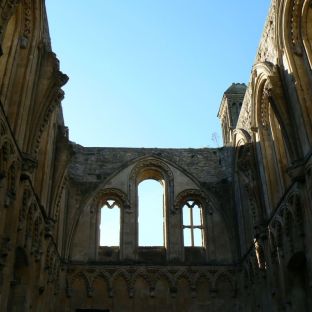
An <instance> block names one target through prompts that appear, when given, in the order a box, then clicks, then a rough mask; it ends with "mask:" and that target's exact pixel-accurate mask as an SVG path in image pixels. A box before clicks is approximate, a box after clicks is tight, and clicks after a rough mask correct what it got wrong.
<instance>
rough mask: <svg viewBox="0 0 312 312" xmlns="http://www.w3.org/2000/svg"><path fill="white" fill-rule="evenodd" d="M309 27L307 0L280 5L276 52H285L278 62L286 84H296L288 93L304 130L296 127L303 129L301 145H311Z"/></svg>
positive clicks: (311, 110)
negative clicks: (281, 64) (298, 110)
mask: <svg viewBox="0 0 312 312" xmlns="http://www.w3.org/2000/svg"><path fill="white" fill-rule="evenodd" d="M311 23H312V14H311V5H310V1H309V0H302V1H294V0H284V1H283V2H282V4H281V5H279V10H278V23H277V25H278V27H277V38H278V39H279V40H278V48H279V50H280V51H283V52H284V55H283V54H282V55H281V59H282V58H283V61H284V67H285V73H284V74H285V78H286V80H288V81H289V82H291V81H296V83H295V84H293V87H291V88H292V89H291V90H290V92H289V93H290V98H292V101H293V102H294V103H293V104H294V105H296V106H299V107H300V108H301V111H302V118H303V119H302V123H303V124H304V126H303V127H302V126H301V125H299V124H298V126H299V127H300V128H301V129H302V133H301V135H300V136H301V139H302V141H303V142H309V143H310V144H311V139H310V138H311V137H312V136H311V133H312V127H311V124H312V119H311V116H312V108H311V105H310V100H309V99H311V97H312V91H311V83H312V74H311V56H312V55H311V30H310V29H311ZM291 93H292V94H291ZM298 102H299V103H298ZM298 104H299V105H298ZM300 122H301V121H300ZM309 143H308V144H309ZM303 144H304V143H303Z"/></svg>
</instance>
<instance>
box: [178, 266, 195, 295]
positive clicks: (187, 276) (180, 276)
mask: <svg viewBox="0 0 312 312" xmlns="http://www.w3.org/2000/svg"><path fill="white" fill-rule="evenodd" d="M181 279H184V280H186V281H187V283H188V289H189V290H190V289H191V288H192V286H193V285H194V281H193V279H192V277H191V275H190V274H189V272H188V271H187V270H181V271H179V272H177V273H176V274H175V276H174V283H175V286H176V287H177V285H178V282H179V280H181Z"/></svg>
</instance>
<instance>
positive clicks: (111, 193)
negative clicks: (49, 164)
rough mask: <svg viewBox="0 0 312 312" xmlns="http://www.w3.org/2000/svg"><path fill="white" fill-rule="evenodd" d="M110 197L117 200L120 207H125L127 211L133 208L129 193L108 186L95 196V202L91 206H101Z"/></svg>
mask: <svg viewBox="0 0 312 312" xmlns="http://www.w3.org/2000/svg"><path fill="white" fill-rule="evenodd" d="M110 199H112V200H114V201H116V203H117V205H118V206H119V207H120V208H123V209H125V210H127V211H130V210H131V207H130V203H129V200H128V196H127V194H126V193H124V192H123V191H121V190H119V189H116V188H107V189H102V190H100V191H99V192H98V193H97V194H96V196H95V197H94V199H93V204H92V205H91V206H92V207H97V208H99V207H101V206H103V205H104V204H105V203H106V202H107V201H108V200H110ZM108 204H109V203H108ZM115 205H116V204H115ZM108 207H109V208H113V207H110V205H108Z"/></svg>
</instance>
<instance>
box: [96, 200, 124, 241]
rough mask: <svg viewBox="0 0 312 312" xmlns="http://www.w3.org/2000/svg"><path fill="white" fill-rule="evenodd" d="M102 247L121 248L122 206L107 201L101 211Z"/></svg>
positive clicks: (112, 201) (114, 201)
mask: <svg viewBox="0 0 312 312" xmlns="http://www.w3.org/2000/svg"><path fill="white" fill-rule="evenodd" d="M99 230H100V246H109V247H115V246H118V247H119V246H120V206H119V204H118V203H117V202H116V200H114V199H107V200H105V202H104V203H103V206H102V207H101V209H100V225H99Z"/></svg>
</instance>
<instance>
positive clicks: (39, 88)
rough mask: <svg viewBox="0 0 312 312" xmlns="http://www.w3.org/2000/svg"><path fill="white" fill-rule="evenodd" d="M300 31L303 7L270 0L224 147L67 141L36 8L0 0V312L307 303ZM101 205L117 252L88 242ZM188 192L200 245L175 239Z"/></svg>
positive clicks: (306, 90) (307, 194)
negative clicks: (117, 219) (142, 213)
mask: <svg viewBox="0 0 312 312" xmlns="http://www.w3.org/2000/svg"><path fill="white" fill-rule="evenodd" d="M311 25H312V8H311V1H308V0H273V1H272V6H271V9H270V12H269V15H268V18H267V21H266V24H265V28H264V32H263V36H262V39H261V41H260V45H259V49H258V51H257V54H256V59H255V64H254V66H253V68H252V74H251V78H250V82H249V84H248V88H247V91H246V94H245V97H244V101H243V104H242V108H241V111H240V115H239V118H238V122H237V125H236V128H235V129H233V125H231V131H232V132H231V133H232V136H231V144H229V145H227V146H226V147H223V148H220V149H156V148H155V149H144V148H137V149H135V148H84V147H82V146H80V145H77V144H74V143H70V142H69V141H68V134H67V129H66V127H65V126H64V121H63V117H62V110H61V107H60V102H61V100H62V98H63V92H62V90H61V87H62V85H64V83H65V82H66V81H67V76H66V75H64V74H62V73H61V72H60V70H59V64H58V60H57V58H56V57H55V55H54V53H53V52H52V51H51V44H50V38H49V32H48V25H47V20H46V12H45V7H44V1H41V0H23V1H18V0H16V1H11V0H6V1H0V44H1V52H2V55H1V57H0V100H1V103H0V202H1V203H2V204H1V205H0V310H1V311H38V312H39V311H51V312H53V311H79V309H89V310H91V311H92V309H93V310H96V309H98V310H103V311H146V310H147V309H148V310H152V311H279V310H287V311H309V310H310V309H311V306H312V302H311V298H312V294H311V287H310V284H311V280H312V277H311V272H312V249H311V248H310V246H311V242H312V232H311V230H310V228H311V224H312V211H311V208H312V207H311V202H312V197H311V194H312V158H311V157H312V152H311V146H312V120H311V116H312V106H311V99H312V94H311V92H312V91H311V90H312V88H311V84H312V77H311V76H312V74H311V64H312V62H311V60H312V53H311V51H312V49H311V47H312V31H311V29H312V28H311ZM30 56H31V57H30ZM25 77H27V79H25ZM225 105H226V103H225ZM230 117H231V116H229V118H230ZM233 120H234V119H233ZM235 120H236V118H235ZM149 178H151V179H155V180H158V181H161V182H162V185H163V186H164V194H165V201H164V207H165V209H164V211H165V228H164V229H165V232H166V235H165V237H166V239H165V244H164V246H154V247H149V248H146V247H144V246H143V247H142V246H138V230H137V220H138V200H137V187H138V184H139V183H140V182H141V181H143V180H144V179H149ZM109 199H113V200H115V201H117V202H118V204H119V207H120V211H121V231H120V235H121V237H120V238H121V239H120V245H119V246H116V247H109V246H99V237H98V225H99V211H100V207H101V205H103V203H105V201H107V200H109ZM188 200H193V201H196V202H197V203H198V204H199V205H200V207H201V209H202V212H203V224H202V233H203V237H204V240H203V241H204V244H203V246H201V247H185V246H184V245H183V230H182V223H181V222H182V217H181V207H182V206H183V204H184V203H185V202H186V201H188Z"/></svg>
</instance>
